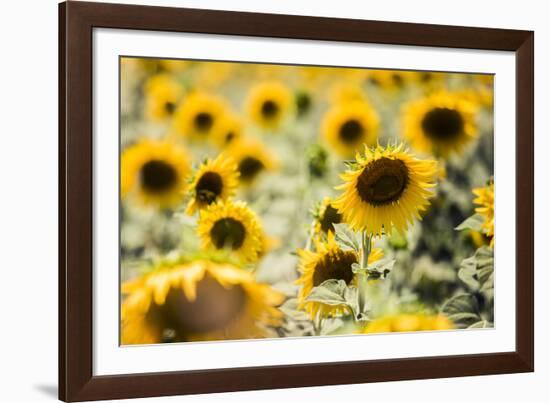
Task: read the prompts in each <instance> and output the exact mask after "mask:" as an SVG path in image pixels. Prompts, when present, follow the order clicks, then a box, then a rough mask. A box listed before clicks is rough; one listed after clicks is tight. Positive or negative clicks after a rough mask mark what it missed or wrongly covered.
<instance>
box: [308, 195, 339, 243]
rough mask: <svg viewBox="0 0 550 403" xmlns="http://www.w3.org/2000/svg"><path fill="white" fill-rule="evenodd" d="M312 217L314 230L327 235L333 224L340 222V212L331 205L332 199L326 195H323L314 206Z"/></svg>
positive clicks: (331, 230) (332, 230)
mask: <svg viewBox="0 0 550 403" xmlns="http://www.w3.org/2000/svg"><path fill="white" fill-rule="evenodd" d="M313 217H314V218H315V232H316V233H317V234H325V235H327V234H328V233H329V232H334V224H340V223H341V222H342V214H340V213H339V212H338V210H337V209H336V208H335V207H334V206H333V205H332V201H331V200H330V199H329V198H328V197H325V198H324V199H323V201H322V202H321V203H320V204H319V205H318V206H316V207H315V209H314V211H313Z"/></svg>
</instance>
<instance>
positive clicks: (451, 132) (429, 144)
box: [402, 92, 478, 158]
mask: <svg viewBox="0 0 550 403" xmlns="http://www.w3.org/2000/svg"><path fill="white" fill-rule="evenodd" d="M476 111H477V106H476V104H475V103H473V102H472V101H471V99H468V97H464V96H462V95H460V94H453V93H449V92H438V93H434V94H432V95H429V96H427V97H425V98H422V99H420V100H416V101H413V102H411V103H410V104H408V105H406V106H405V108H404V112H403V121H402V124H403V133H404V134H405V137H406V138H407V140H408V141H409V142H410V144H411V146H412V147H413V148H415V149H416V150H418V151H421V152H425V153H430V154H433V155H436V156H440V157H444V158H447V157H448V156H449V155H451V154H452V153H460V152H462V151H463V150H464V148H465V146H466V145H467V144H469V143H470V142H471V141H472V140H474V139H475V138H476V137H477V134H478V130H477V125H476V121H475V117H476Z"/></svg>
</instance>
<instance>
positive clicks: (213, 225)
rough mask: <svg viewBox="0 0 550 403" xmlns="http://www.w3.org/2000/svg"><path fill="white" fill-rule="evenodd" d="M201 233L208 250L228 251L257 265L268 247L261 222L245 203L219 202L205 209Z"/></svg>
mask: <svg viewBox="0 0 550 403" xmlns="http://www.w3.org/2000/svg"><path fill="white" fill-rule="evenodd" d="M197 232H198V235H199V238H200V239H201V242H202V246H203V248H204V249H215V250H220V249H225V250H228V251H230V252H231V253H232V254H233V255H235V256H236V257H237V258H238V259H240V260H241V261H244V262H249V263H252V262H256V261H257V260H258V257H259V255H260V254H261V252H262V251H263V248H264V240H263V238H262V237H263V230H262V227H261V225H260V222H259V220H258V218H257V217H256V214H254V212H253V211H252V210H250V208H249V207H248V206H247V205H246V203H244V202H231V201H225V202H218V203H214V204H211V205H210V206H208V207H207V208H205V209H203V210H201V212H200V216H199V221H198V228H197Z"/></svg>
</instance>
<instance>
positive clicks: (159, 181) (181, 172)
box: [120, 139, 191, 208]
mask: <svg viewBox="0 0 550 403" xmlns="http://www.w3.org/2000/svg"><path fill="white" fill-rule="evenodd" d="M189 161H190V159H189V157H188V155H187V152H186V151H185V149H183V148H182V147H181V146H178V145H176V144H173V143H170V142H166V141H158V140H150V139H144V140H141V141H139V142H138V143H136V144H134V145H132V146H130V147H128V148H126V149H125V150H124V152H123V153H122V157H121V173H120V175H121V178H120V187H121V197H123V198H125V197H126V196H128V195H130V194H136V195H137V197H138V199H139V200H140V201H141V202H142V203H144V204H147V205H153V206H157V207H160V208H168V207H174V206H175V205H176V204H178V203H179V202H180V201H181V200H182V198H183V196H184V195H183V191H184V190H185V187H186V185H187V177H188V175H189V172H190V170H191V167H190V164H189Z"/></svg>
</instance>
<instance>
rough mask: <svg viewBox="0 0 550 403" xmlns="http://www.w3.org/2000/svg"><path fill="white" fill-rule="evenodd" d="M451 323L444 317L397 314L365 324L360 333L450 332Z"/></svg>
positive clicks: (452, 326)
mask: <svg viewBox="0 0 550 403" xmlns="http://www.w3.org/2000/svg"><path fill="white" fill-rule="evenodd" d="M454 328H455V327H454V325H453V322H451V321H450V320H449V318H447V317H446V316H444V315H427V314H408V313H405V314H397V315H388V316H383V317H381V318H378V319H374V320H372V321H370V322H368V323H367V325H366V326H365V327H364V328H363V329H361V331H360V332H361V333H388V332H418V331H427V330H451V329H454Z"/></svg>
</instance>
